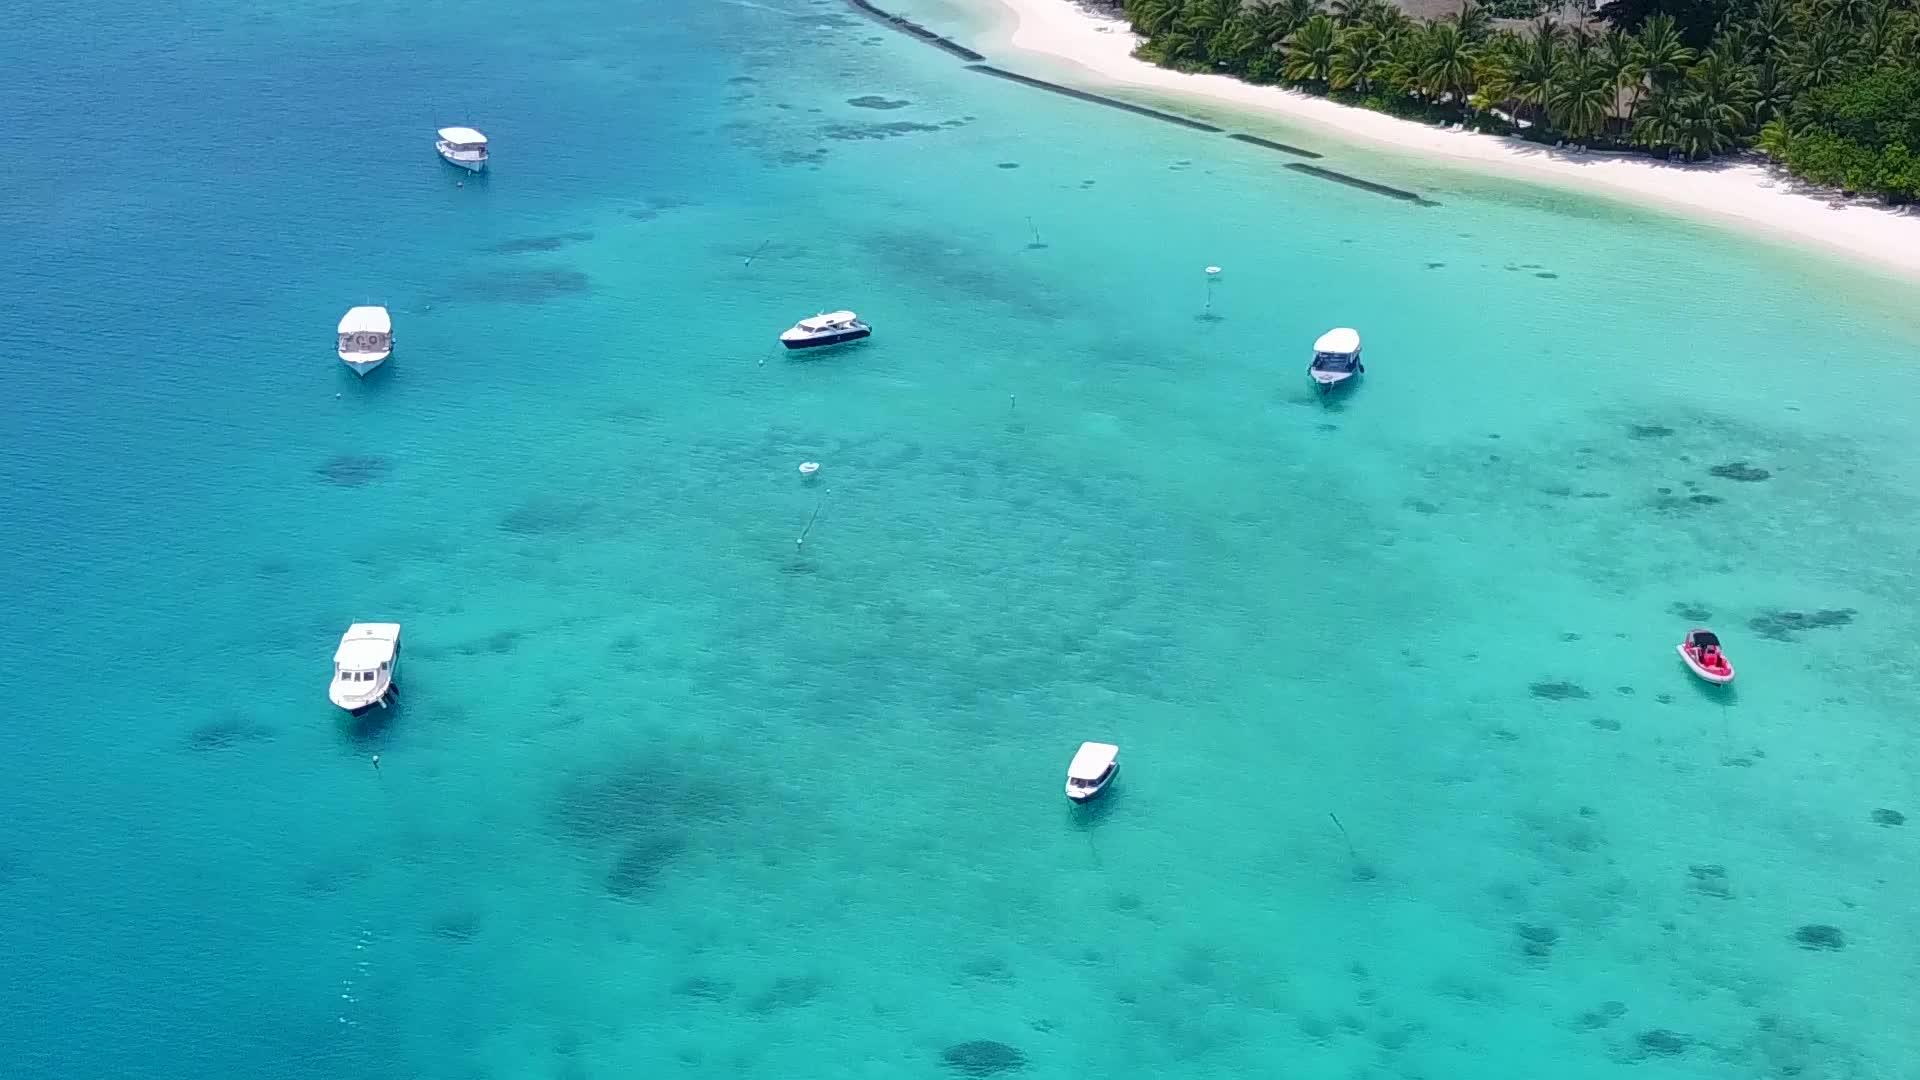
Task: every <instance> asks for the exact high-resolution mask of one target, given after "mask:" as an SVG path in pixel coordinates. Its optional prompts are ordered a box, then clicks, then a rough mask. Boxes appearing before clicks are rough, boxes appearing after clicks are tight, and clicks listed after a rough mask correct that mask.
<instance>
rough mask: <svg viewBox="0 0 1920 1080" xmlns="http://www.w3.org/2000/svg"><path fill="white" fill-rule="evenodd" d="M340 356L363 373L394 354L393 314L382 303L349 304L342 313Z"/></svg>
mask: <svg viewBox="0 0 1920 1080" xmlns="http://www.w3.org/2000/svg"><path fill="white" fill-rule="evenodd" d="M338 333H339V335H340V359H341V360H342V361H344V362H345V363H346V365H347V366H348V367H350V368H352V369H353V373H354V374H355V375H359V376H362V377H364V376H365V375H366V374H367V372H369V371H372V370H373V369H374V368H377V367H379V366H380V365H381V364H382V363H384V362H386V359H387V357H389V356H392V355H393V317H392V316H390V315H388V314H387V309H386V308H383V307H357V308H348V309H347V313H346V314H345V315H342V316H340V327H339V330H338Z"/></svg>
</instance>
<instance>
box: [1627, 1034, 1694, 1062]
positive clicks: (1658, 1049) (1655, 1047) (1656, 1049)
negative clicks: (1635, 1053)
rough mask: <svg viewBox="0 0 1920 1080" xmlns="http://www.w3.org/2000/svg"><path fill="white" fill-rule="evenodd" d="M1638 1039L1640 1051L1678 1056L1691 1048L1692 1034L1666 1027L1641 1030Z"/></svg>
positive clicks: (1662, 1055) (1664, 1055)
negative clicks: (1681, 1032)
mask: <svg viewBox="0 0 1920 1080" xmlns="http://www.w3.org/2000/svg"><path fill="white" fill-rule="evenodd" d="M1638 1041H1639V1043H1640V1049H1641V1051H1642V1052H1644V1053H1648V1054H1659V1055H1660V1056H1661V1057H1679V1056H1680V1055H1681V1054H1684V1053H1686V1052H1687V1051H1688V1050H1691V1049H1692V1048H1693V1038H1692V1036H1689V1035H1682V1034H1680V1033H1679V1032H1677V1031H1668V1030H1667V1029H1666V1028H1654V1029H1653V1030H1652V1031H1643V1032H1641V1033H1640V1038H1639V1040H1638Z"/></svg>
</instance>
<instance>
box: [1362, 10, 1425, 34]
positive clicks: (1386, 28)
mask: <svg viewBox="0 0 1920 1080" xmlns="http://www.w3.org/2000/svg"><path fill="white" fill-rule="evenodd" d="M1367 25H1368V26H1371V27H1373V28H1374V29H1375V30H1377V31H1379V32H1380V36H1381V37H1383V38H1387V39H1391V38H1392V37H1393V36H1394V35H1395V34H1398V33H1400V32H1401V31H1403V30H1406V29H1408V28H1410V27H1412V26H1413V25H1414V22H1413V19H1412V18H1411V17H1409V16H1408V15H1407V13H1406V12H1404V11H1401V10H1400V9H1399V8H1397V7H1394V6H1393V5H1392V4H1379V5H1376V6H1375V7H1374V9H1373V12H1372V13H1371V14H1370V15H1368V16H1367Z"/></svg>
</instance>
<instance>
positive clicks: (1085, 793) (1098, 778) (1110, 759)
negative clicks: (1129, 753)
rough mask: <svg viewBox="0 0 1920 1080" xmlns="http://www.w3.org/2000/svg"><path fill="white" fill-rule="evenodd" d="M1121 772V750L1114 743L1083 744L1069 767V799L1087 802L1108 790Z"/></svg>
mask: <svg viewBox="0 0 1920 1080" xmlns="http://www.w3.org/2000/svg"><path fill="white" fill-rule="evenodd" d="M1119 771H1120V748H1119V747H1117V746H1115V745H1113V744H1112V743H1097V742H1088V743H1081V744H1080V750H1079V752H1078V753H1076V754H1074V755H1073V761H1072V763H1071V764H1069V765H1068V766H1067V798H1069V799H1072V800H1073V801H1074V802H1086V801H1087V800H1088V799H1091V798H1093V797H1094V796H1095V795H1098V794H1100V793H1101V792H1103V791H1105V790H1107V785H1108V784H1111V783H1113V777H1114V774H1116V773H1118V772H1119Z"/></svg>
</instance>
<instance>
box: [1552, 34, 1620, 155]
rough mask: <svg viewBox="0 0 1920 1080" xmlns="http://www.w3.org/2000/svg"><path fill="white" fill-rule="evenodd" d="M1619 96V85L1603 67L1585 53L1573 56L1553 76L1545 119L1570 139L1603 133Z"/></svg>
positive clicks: (1562, 63) (1563, 62)
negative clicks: (1551, 121) (1548, 117)
mask: <svg viewBox="0 0 1920 1080" xmlns="http://www.w3.org/2000/svg"><path fill="white" fill-rule="evenodd" d="M1618 96H1619V85H1618V84H1617V83H1615V82H1614V81H1613V79H1612V78H1611V77H1610V76H1609V75H1608V73H1607V70H1606V68H1605V67H1604V66H1603V65H1602V64H1600V63H1599V62H1597V61H1596V60H1595V59H1594V58H1593V57H1592V56H1591V55H1589V54H1587V53H1574V54H1572V55H1571V56H1569V57H1567V59H1566V60H1564V61H1562V62H1561V64H1560V66H1559V68H1558V69H1556V70H1555V72H1554V76H1553V86H1552V89H1551V91H1550V95H1549V97H1548V98H1547V115H1548V116H1550V117H1552V119H1553V123H1554V125H1555V126H1556V127H1558V128H1559V129H1560V130H1561V131H1564V132H1566V133H1567V134H1568V135H1570V136H1572V137H1573V138H1575V139H1585V138H1589V137H1591V136H1594V135H1598V134H1599V133H1601V132H1602V131H1605V130H1606V128H1607V116H1608V115H1609V114H1610V113H1611V111H1612V109H1613V103H1614V102H1615V101H1616V100H1617V99H1618Z"/></svg>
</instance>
